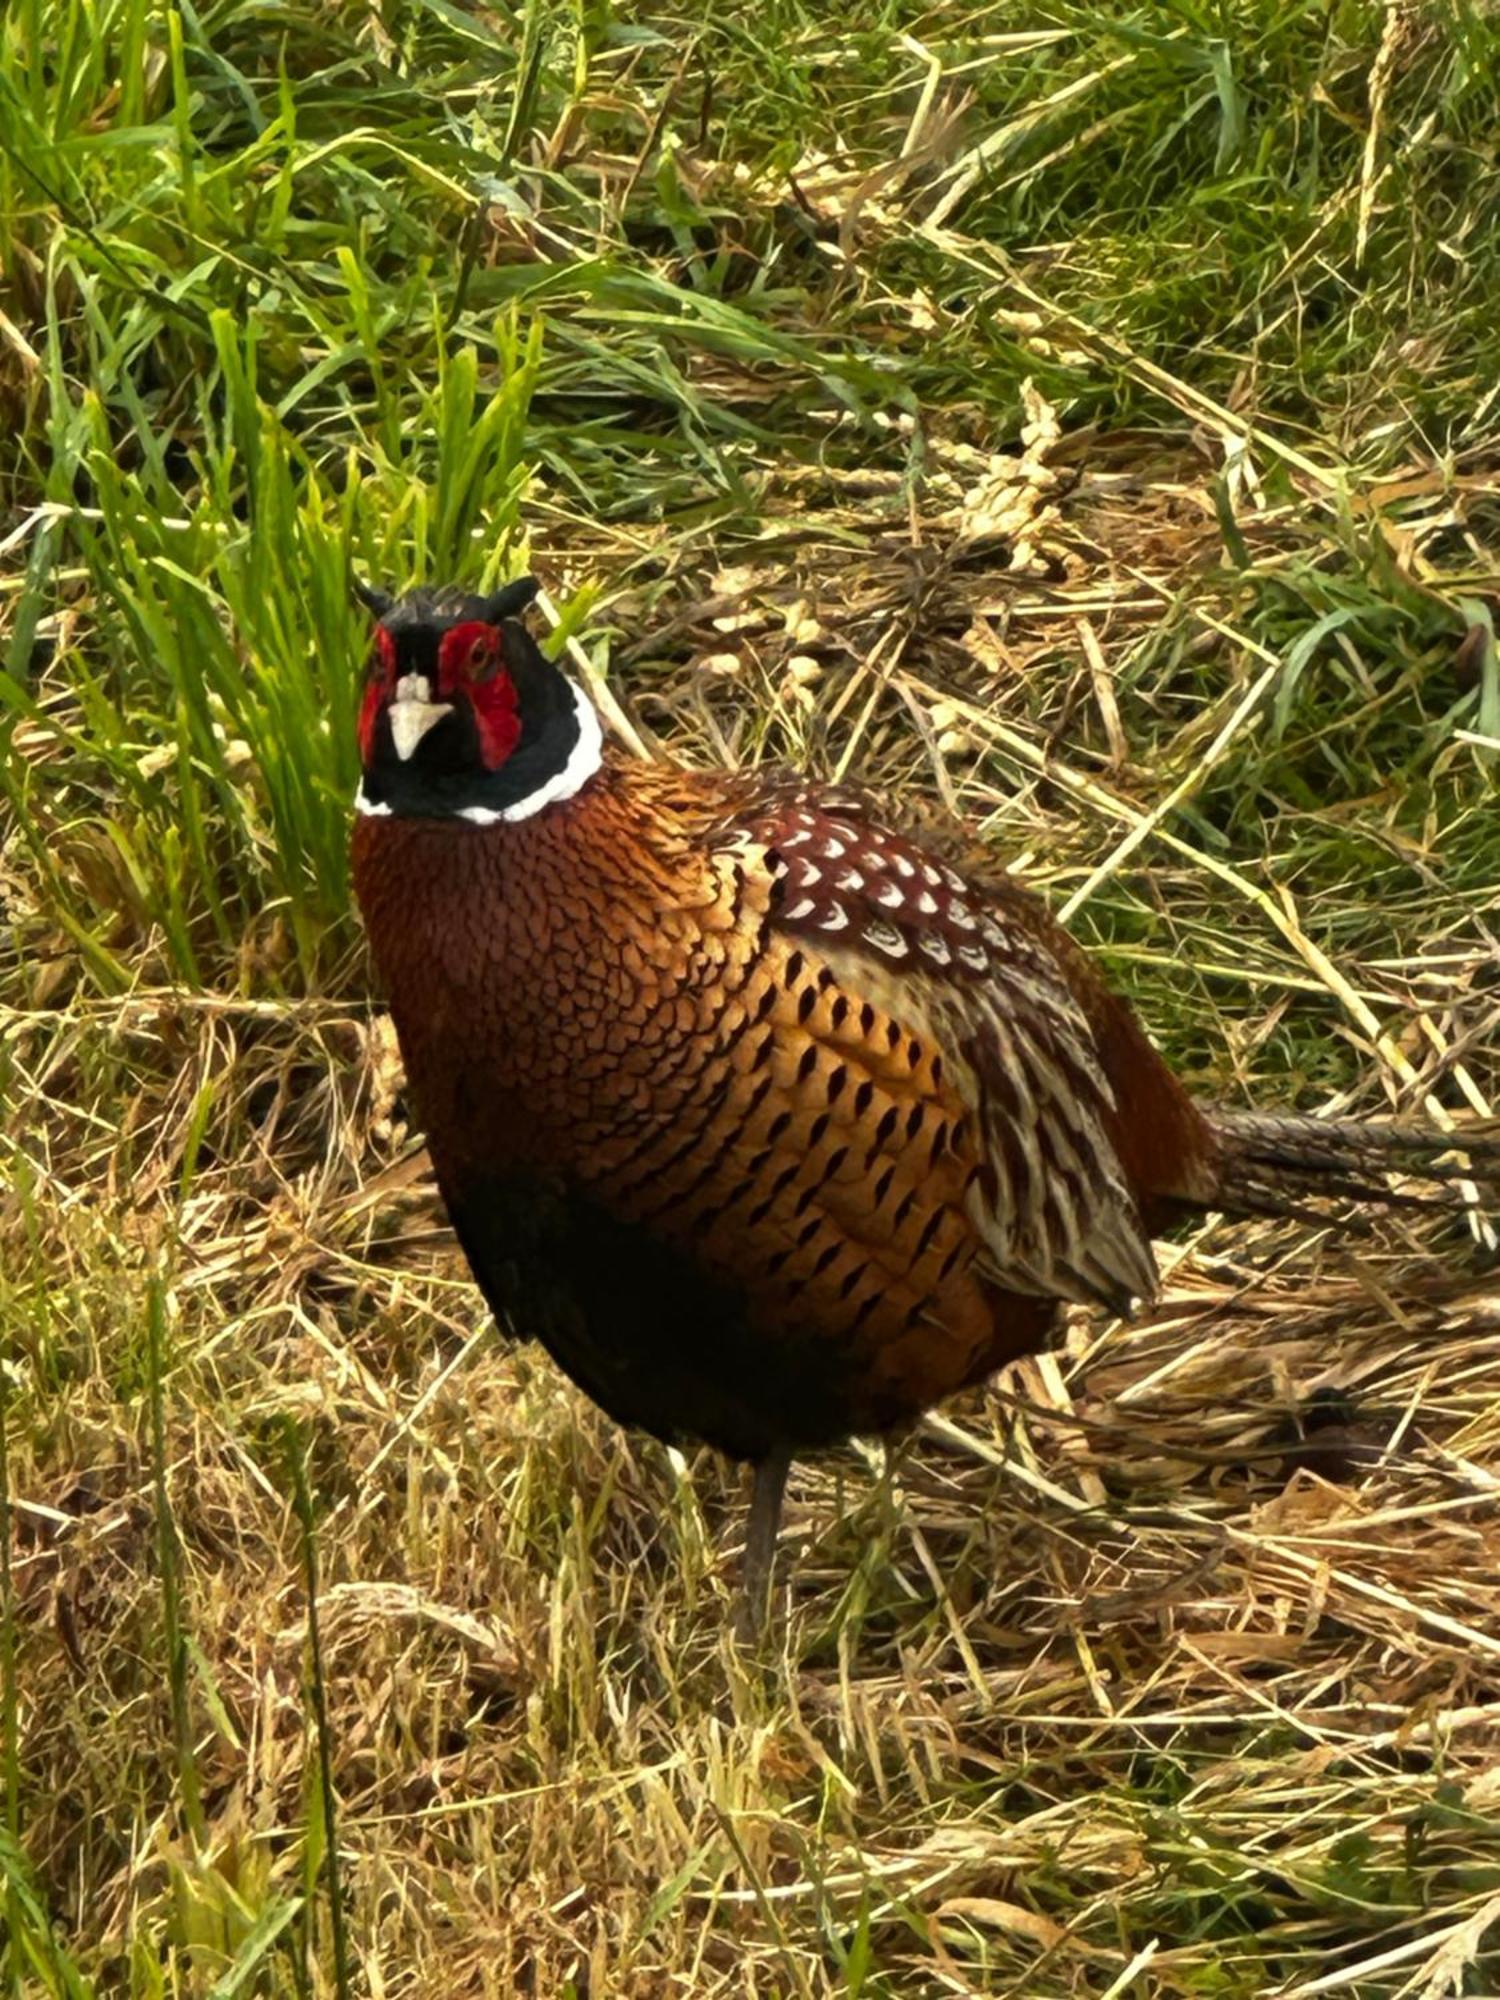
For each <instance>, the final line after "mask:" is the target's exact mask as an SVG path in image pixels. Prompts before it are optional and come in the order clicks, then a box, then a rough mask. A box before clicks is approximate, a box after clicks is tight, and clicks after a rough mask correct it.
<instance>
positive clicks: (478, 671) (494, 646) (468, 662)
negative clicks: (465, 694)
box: [464, 632, 500, 681]
mask: <svg viewBox="0 0 1500 2000" xmlns="http://www.w3.org/2000/svg"><path fill="white" fill-rule="evenodd" d="M499 664H500V643H499V639H498V637H497V635H496V634H495V633H493V632H481V633H479V634H478V636H477V637H475V638H473V639H471V640H470V641H469V650H468V652H467V653H466V654H465V656H464V672H465V673H466V674H467V675H468V677H469V679H470V680H471V681H487V680H488V679H489V677H490V675H491V674H493V673H494V671H495V669H496V667H498V666H499Z"/></svg>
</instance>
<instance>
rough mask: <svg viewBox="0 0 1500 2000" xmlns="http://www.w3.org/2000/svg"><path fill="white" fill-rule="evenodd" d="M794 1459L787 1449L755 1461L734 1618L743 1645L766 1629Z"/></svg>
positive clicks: (751, 1642)
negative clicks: (743, 1564)
mask: <svg viewBox="0 0 1500 2000" xmlns="http://www.w3.org/2000/svg"><path fill="white" fill-rule="evenodd" d="M791 1462H792V1455H791V1453H790V1452H789V1451H786V1450H784V1449H778V1450H775V1451H773V1452H771V1453H769V1454H768V1455H767V1456H766V1457H765V1458H762V1459H758V1460H757V1461H756V1466H755V1485H754V1489H753V1491H752V1492H751V1495H750V1519H749V1522H748V1524H747V1526H746V1529H745V1568H744V1574H743V1576H742V1578H741V1581H740V1602H739V1609H738V1613H737V1615H736V1618H735V1631H736V1636H737V1637H738V1638H739V1641H740V1643H741V1644H742V1645H747V1646H748V1645H752V1644H753V1643H754V1642H755V1641H756V1640H757V1639H759V1637H760V1636H761V1633H762V1632H763V1630H764V1629H765V1621H766V1602H767V1599H768V1598H769V1596H770V1591H771V1571H772V1569H773V1568H774V1566H775V1562H776V1538H777V1535H778V1534H779V1532H780V1529H781V1499H782V1495H783V1493H784V1492H785V1491H786V1476H787V1472H788V1470H789V1469H790V1467H791Z"/></svg>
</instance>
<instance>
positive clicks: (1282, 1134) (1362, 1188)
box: [1205, 1105, 1500, 1215]
mask: <svg viewBox="0 0 1500 2000" xmlns="http://www.w3.org/2000/svg"><path fill="white" fill-rule="evenodd" d="M1205 1110H1206V1114H1207V1117H1208V1121H1209V1124H1210V1126H1211V1127H1212V1128H1213V1132H1214V1136H1215V1138H1216V1139H1217V1140H1218V1142H1219V1162H1218V1182H1219V1185H1218V1188H1217V1190H1216V1199H1217V1201H1218V1202H1219V1204H1220V1205H1222V1206H1223V1207H1225V1208H1228V1209H1236V1210H1239V1211H1241V1212H1243V1213H1250V1214H1255V1215H1266V1214H1290V1213H1296V1212H1298V1210H1299V1206H1300V1203H1301V1202H1303V1201H1305V1200H1307V1199H1309V1198H1312V1199H1317V1198H1318V1197H1319V1196H1323V1197H1333V1198H1336V1199H1343V1200H1346V1201H1356V1202H1368V1203H1373V1204H1376V1205H1379V1206H1383V1207H1390V1208H1448V1209H1463V1208H1472V1207H1475V1206H1476V1202H1475V1194H1476V1192H1477V1191H1478V1190H1479V1189H1481V1188H1483V1189H1484V1190H1486V1191H1489V1190H1494V1191H1495V1192H1496V1194H1497V1195H1500V1121H1496V1120H1486V1121H1485V1122H1484V1123H1483V1124H1475V1125H1470V1126H1467V1127H1465V1128H1463V1129H1461V1130H1459V1131H1456V1132H1434V1131H1432V1130H1431V1129H1428V1128H1422V1127H1418V1126H1411V1125H1395V1124H1386V1123H1380V1124H1365V1123H1363V1122H1362V1121H1361V1120H1359V1119H1356V1118H1306V1117H1296V1116H1291V1117H1284V1116H1282V1115H1280V1114H1278V1113H1276V1112H1269V1111H1226V1110H1223V1109H1221V1108H1219V1107H1218V1106H1217V1105H1211V1106H1207V1107H1205ZM1412 1182H1417V1183H1424V1182H1425V1183H1426V1186H1425V1187H1423V1188H1419V1189H1418V1190H1413V1188H1412V1187H1411V1186H1410V1183H1412ZM1393 1183H1399V1184H1393ZM1477 1205H1480V1206H1486V1207H1487V1206H1489V1205H1490V1204H1489V1203H1488V1202H1481V1203H1479V1204H1477Z"/></svg>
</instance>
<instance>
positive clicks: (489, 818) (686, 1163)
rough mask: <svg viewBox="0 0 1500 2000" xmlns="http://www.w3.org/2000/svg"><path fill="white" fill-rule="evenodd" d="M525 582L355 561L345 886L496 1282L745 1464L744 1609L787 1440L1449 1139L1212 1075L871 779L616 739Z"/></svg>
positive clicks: (689, 1429)
mask: <svg viewBox="0 0 1500 2000" xmlns="http://www.w3.org/2000/svg"><path fill="white" fill-rule="evenodd" d="M535 590H536V585H535V584H534V582H532V581H531V580H530V579H523V580H522V581H520V582H519V583H516V584H513V585H511V586H509V587H507V588H506V589H503V590H500V591H498V592H497V593H495V594H494V595H492V596H489V597H484V598H480V597H472V596H468V595H465V594H464V593H462V592H460V591H456V590H439V591H423V592H414V593H412V594H411V595H409V596H407V597H406V598H404V599H402V600H401V601H399V602H398V601H396V600H394V599H392V598H390V597H388V596H386V595H385V594H384V593H381V592H377V591H373V590H370V589H368V588H367V587H363V586H361V595H362V596H363V597H364V599H365V602H366V603H367V605H368V606H369V608H370V609H371V610H372V611H373V612H374V614H375V617H376V623H375V633H374V638H375V644H374V650H373V654H372V660H371V667H370V672H369V677H368V682H367V685H366V688H365V692H364V696H363V702H362V706H361V710H360V717H359V747H360V756H361V762H362V767H363V775H362V779H361V784H360V788H359V793H358V796H357V799H356V802H355V803H356V809H357V811H356V820H355V827H354V835H353V872H354V882H355V888H356V892H357V895H358V899H359V902H360V905H361V908H362V910H363V914H364V920H365V925H366V929H367V933H368V937H369V942H370V946H371V949H372V953H373V957H374V961H375V965H376V967H377V969H378V972H379V975H380V977H381V979H382V980H383V982H384V984H385V987H386V990H387V993H388V995H389V1001H390V1006H391V1010H392V1014H393V1016H394V1020H395V1024H396V1030H397V1035H398V1038H399V1041H400V1045H401V1049H402V1053H403V1057H404V1060H405V1063H406V1067H407V1073H408V1079H409V1085H410V1089H411V1092H412V1095H413V1099H414V1103H415V1106H416V1109H417V1111H418V1114H419V1116H420V1118H421V1120H422V1122H423V1124H424V1125H425V1129H426V1133H427V1139H428V1145H429V1150H430V1153H431V1158H432V1163H433V1167H434V1169H435V1172H436V1177H437V1183H438V1186H439V1188H440V1190H441V1192H442V1196H443V1199H444V1202H445V1204H446V1207H447V1210H448V1214H449V1216H450V1217H451V1220H452V1223H453V1227H454V1230H455V1231H456V1233H457V1236H458V1240H459V1243H460V1245H461V1246H462V1249H463V1251H464V1254H465V1256H466V1258H467V1260H468V1262H469V1265H470V1266H471V1268H472V1270H473V1273H474V1276H475V1278H476V1279H477V1281H478V1283H479V1286H480V1288H481V1290H482V1291H483V1293H484V1294H485V1297H486V1298H487V1299H488V1301H489V1303H490V1304H491V1306H492V1307H493V1309H494V1311H495V1314H496V1316H497V1319H498V1320H499V1321H500V1323H501V1325H502V1326H505V1327H507V1328H509V1329H510V1330H512V1331H513V1332H515V1333H517V1334H519V1335H524V1336H531V1337H535V1338H536V1339H538V1340H540V1341H541V1342H542V1343H543V1344H544V1345H545V1346H546V1348H547V1349H548V1350H549V1352H550V1353H551V1354H552V1356H553V1357H554V1359H555V1360H556V1361H557V1363H558V1364H559V1365H560V1366H561V1367H562V1368H563V1369H564V1370H565V1371H566V1373H567V1374H568V1375H570V1376H571V1377H572V1379H573V1380H574V1381H575V1382H576V1383H577V1384H578V1385H579V1386H580V1387H581V1388H582V1389H583V1390H584V1391H585V1392H586V1393H587V1394H588V1395H589V1396H591V1397H592V1398H593V1399H594V1401H595V1402H596V1403H598V1404H599V1405H600V1406H601V1407H602V1408H603V1409H604V1410H605V1411H606V1412H607V1413H608V1414H609V1415H610V1416H611V1417H613V1418H614V1419H615V1420H617V1421H618V1422H620V1423H621V1424H626V1425H634V1426H639V1427H640V1428H642V1429H644V1430H646V1431H648V1432H650V1433H652V1434H654V1435H655V1436H656V1437H658V1438H661V1439H665V1440H668V1441H671V1440H679V1439H698V1440H703V1441H706V1442H707V1443H709V1444H710V1445H713V1446H716V1447H717V1448H718V1450H719V1451H721V1452H723V1453H726V1454H728V1455H729V1456H730V1457H731V1458H734V1459H738V1460H742V1461H745V1460H747V1461H749V1462H750V1463H751V1465H752V1466H753V1467H754V1484H753V1497H752V1501H751V1511H750V1521H749V1529H748V1533H747V1539H746V1555H745V1566H744V1579H743V1597H742V1604H743V1605H744V1606H748V1607H750V1618H751V1621H752V1623H754V1622H757V1621H758V1619H759V1617H760V1615H761V1612H762V1610H763V1608H764V1605H765V1600H766V1592H767V1588H768V1583H769V1577H770V1572H771V1566H772V1562H773V1558H774V1552H775V1546H776V1540H777V1535H778V1529H779V1521H780V1510H781V1498H782V1491H783V1486H784V1483H785V1479H786V1474H787V1468H788V1464H789V1462H790V1460H791V1458H792V1456H793V1455H794V1454H800V1453H806V1452H813V1451H817V1450H818V1449H819V1448H821V1447H826V1446H830V1445H833V1444H835V1443H837V1442H839V1441H841V1440H844V1439H846V1438H848V1437H850V1436H851V1435H854V1434H859V1433H884V1432H891V1431H895V1430H898V1429H899V1428H900V1427H902V1426H905V1425H909V1424H910V1423H911V1422H912V1421H913V1420H915V1419H916V1418H917V1417H918V1416H920V1415H921V1413H922V1412H924V1411H926V1410H927V1409H929V1408H930V1407H931V1406H932V1405H933V1404H935V1403H937V1402H939V1401H940V1400H941V1399H943V1398H944V1397H947V1396H951V1395H953V1394H954V1393H955V1392H956V1391H958V1390H961V1389H963V1388H965V1387H967V1386H969V1385H971V1384H974V1383H978V1382H981V1381H983V1380H984V1378H985V1377H986V1376H988V1375H990V1374H991V1373H992V1372H993V1371H994V1370H996V1369H998V1368H999V1367H1001V1366H1002V1365H1003V1364H1004V1363H1006V1362H1009V1361H1012V1360H1015V1359H1016V1358H1017V1357H1019V1356H1022V1355H1025V1354H1029V1353H1033V1352H1035V1351H1036V1350H1038V1349H1039V1348H1040V1347H1042V1346H1043V1344H1044V1343H1045V1342H1046V1340H1047V1338H1048V1334H1049V1330H1050V1328H1051V1327H1052V1324H1053V1321H1054V1318H1055V1316H1056V1313H1057V1309H1058V1306H1059V1304H1060V1302H1062V1301H1082V1302H1084V1303H1087V1304H1096V1303H1097V1304H1102V1305H1104V1306H1107V1307H1108V1308H1110V1309H1111V1310H1112V1311H1114V1312H1118V1313H1126V1312H1129V1311H1130V1310H1131V1309H1132V1308H1133V1306H1134V1305H1135V1304H1136V1302H1138V1301H1142V1300H1149V1299H1151V1298H1152V1297H1153V1296H1154V1294H1155V1291H1156V1268H1155V1263H1154V1260H1153V1255H1152V1247H1151V1239H1152V1236H1153V1233H1159V1232H1160V1231H1161V1230H1162V1229H1163V1227H1164V1226H1166V1225H1167V1224H1168V1223H1169V1222H1171V1221H1172V1220H1173V1219H1174V1218H1177V1217H1179V1216H1181V1215H1183V1214H1184V1213H1188V1212H1191V1211H1194V1210H1208V1209H1229V1210H1234V1211H1257V1210H1271V1211H1282V1210H1285V1209H1286V1207H1287V1206H1288V1205H1289V1204H1290V1203H1292V1202H1293V1201H1294V1200H1295V1198H1296V1197H1298V1196H1300V1195H1303V1194H1307V1193H1318V1192H1328V1193H1331V1194H1335V1195H1341V1196H1354V1197H1356V1198H1364V1199H1373V1200H1382V1199H1386V1200H1392V1199H1399V1198H1400V1197H1399V1196H1398V1195H1396V1194H1395V1193H1394V1192H1393V1191H1392V1190H1391V1188H1390V1186H1389V1183H1388V1181H1387V1179H1386V1175H1387V1172H1388V1170H1395V1169H1400V1170H1403V1171H1410V1170H1413V1169H1415V1170H1416V1171H1418V1172H1420V1173H1421V1174H1423V1175H1427V1176H1430V1177H1431V1178H1433V1179H1435V1180H1444V1179H1451V1178H1452V1177H1453V1176H1454V1175H1455V1173H1456V1172H1457V1171H1458V1169H1457V1168H1456V1167H1455V1166H1454V1165H1453V1164H1452V1163H1450V1162H1448V1161H1444V1160H1441V1159H1439V1158H1438V1157H1437V1156H1438V1155H1440V1154H1443V1153H1451V1151H1452V1149H1453V1146H1454V1143H1455V1142H1454V1141H1453V1140H1452V1139H1451V1138H1448V1137H1445V1136H1444V1135H1442V1134H1440V1133H1429V1132H1422V1131H1413V1130H1409V1129H1403V1128H1401V1127H1398V1126H1386V1125H1365V1124H1361V1123H1358V1122H1355V1121H1323V1120H1318V1119H1312V1118H1305V1117H1291V1116H1280V1115H1276V1114H1265V1113H1261V1112H1255V1111H1250V1112H1242V1111H1230V1110H1224V1109H1220V1108H1217V1107H1214V1106H1209V1105H1203V1104H1200V1103H1198V1102H1195V1101H1194V1100H1193V1099H1192V1098H1191V1097H1189V1095H1188V1094H1187V1092H1186V1091H1185V1089H1184V1088H1183V1086H1182V1085H1181V1083H1180V1082H1179V1081H1178V1080H1177V1078H1176V1077H1174V1075H1173V1074H1172V1072H1171V1071H1170V1070H1169V1069H1168V1067H1167V1065H1166V1063H1165V1062H1164V1061H1163V1059H1162V1057H1161V1056H1160V1055H1159V1054H1158V1053H1157V1051H1156V1050H1155V1048H1154V1047H1153V1046H1152V1044H1151V1043H1150V1041H1148V1039H1147V1038H1146V1035H1145V1034H1144V1032H1143V1031H1142V1029H1141V1027H1140V1025H1139V1023H1138V1022H1137V1020H1136V1018H1135V1016H1134V1014H1133V1013H1132V1012H1131V1010H1130V1009H1129V1007H1128V1006H1127V1005H1126V1004H1125V1003H1124V1002H1123V1001H1122V1000H1121V999H1119V998H1118V997H1117V996H1116V995H1114V994H1112V993H1111V992H1110V991H1109V990H1108V988H1107V987H1106V986H1105V984H1104V982H1103V980H1102V979H1101V978H1100V976H1099V974H1098V972H1097V971H1096V970H1095V968H1094V967H1093V965H1092V964H1091V962H1090V960H1089V959H1088V958H1087V957H1086V955H1085V954H1084V952H1083V951H1082V950H1081V948H1080V947H1079V946H1078V945H1077V944H1076V943H1075V942H1074V941H1073V940H1072V939H1071V938H1070V937H1069V936H1068V935H1067V934H1066V933H1065V932H1064V931H1063V930H1062V929H1061V928H1060V927H1059V926H1058V925H1057V924H1056V923H1055V922H1054V921H1053V920H1052V918H1051V917H1050V916H1049V915H1048V913H1047V911H1046V909H1045V908H1044V906H1043V905H1042V903H1041V902H1040V901H1038V900H1037V899H1036V898H1035V897H1034V896H1032V895H1030V894H1029V893H1027V892H1025V891H1024V890H1022V889H1020V888H1019V887H1017V886H1016V885H1015V884H1014V883H1013V882H1011V881H1009V880H1007V879H1006V877H1005V876H1004V875H1003V874H994V875H990V874H986V875H984V877H983V879H981V878H980V876H979V875H978V874H977V873H975V872H973V871H970V872H967V873H960V872H959V870H957V869H955V868H954V867H953V866H952V865H951V863H950V862H949V861H948V860H947V859H946V858H945V857H944V855H943V854H942V853H941V852H939V851H938V850H937V849H936V848H934V847H933V846H932V845H930V844H929V843H927V842H924V840H922V839H920V838H917V837H915V836H913V835H911V834H907V833H903V832H901V831H900V830H899V829H898V828H896V827H894V826H892V825H890V824H888V823H887V821H886V820H884V819H883V818H882V817H881V816H880V815H879V813H878V812H877V811H876V810H875V809H874V808H873V807H872V805H871V804H870V803H869V801H868V800H866V799H865V798H864V797H863V796H861V795H860V794H859V793H857V792H855V791H850V790H845V789H843V788H841V787H834V786H831V785H824V784H815V783H810V782H806V781H804V780H801V779H799V778H797V777H796V776H789V775H786V774H776V775H767V774H765V773H763V772H745V773H740V774H737V775H736V774H727V773H722V772H717V771H715V772H707V771H681V770H676V769H668V768H663V767H660V766H656V765H652V764H649V763H645V762H641V761H639V760H631V759H626V758H624V757H622V756H617V755H616V754H614V753H613V752H612V751H611V750H609V749H606V747H605V745H604V741H603V733H602V730H601V727H600V722H599V719H598V716H597V714H596V712H595V709H594V707H593V705H592V704H591V702H590V701H589V699H588V698H587V696H586V694H585V693H584V692H583V690H582V689H581V688H580V687H579V686H577V685H576V684H575V683H574V682H572V681H571V680H569V679H568V678H567V677H566V676H565V674H564V673H563V672H561V671H560V670H559V669H558V668H557V667H556V666H554V665H552V664H551V663H549V662H548V661H547V660H546V659H545V658H544V657H543V655H542V653H541V652H540V650H539V649H538V647H537V646H536V644H535V643H534V642H533V640H532V639H531V637H530V636H529V634H528V633H527V631H526V629H525V626H524V625H523V624H522V623H521V622H520V619H519V614H520V613H521V612H522V611H524V609H525V607H526V605H527V603H528V602H529V601H530V599H531V597H532V596H533V595H534V593H535ZM1464 1148H1465V1151H1466V1153H1467V1155H1468V1158H1469V1161H1470V1165H1469V1168H1468V1169H1467V1171H1468V1172H1470V1173H1473V1172H1475V1171H1492V1170H1493V1168H1494V1167H1495V1165H1496V1163H1497V1162H1500V1139H1496V1138H1495V1137H1494V1136H1490V1135H1484V1136H1480V1137H1466V1138H1465V1140H1464Z"/></svg>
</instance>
